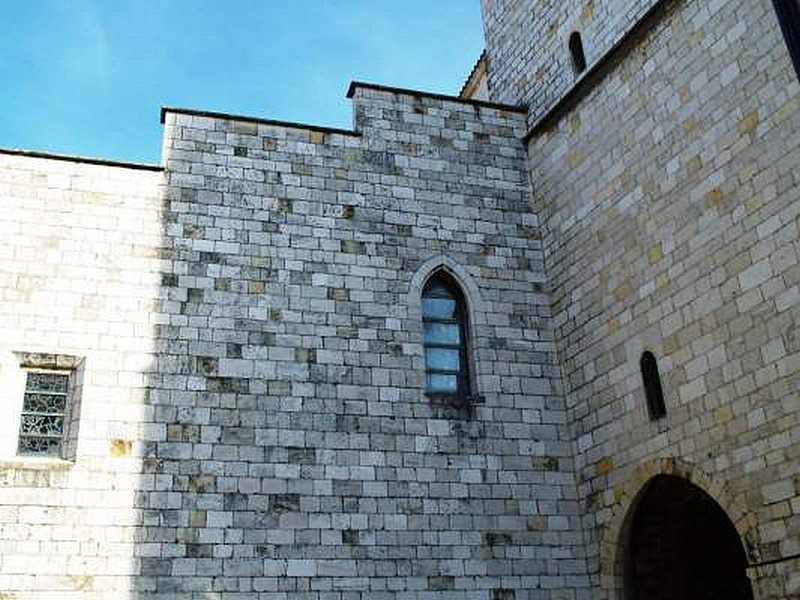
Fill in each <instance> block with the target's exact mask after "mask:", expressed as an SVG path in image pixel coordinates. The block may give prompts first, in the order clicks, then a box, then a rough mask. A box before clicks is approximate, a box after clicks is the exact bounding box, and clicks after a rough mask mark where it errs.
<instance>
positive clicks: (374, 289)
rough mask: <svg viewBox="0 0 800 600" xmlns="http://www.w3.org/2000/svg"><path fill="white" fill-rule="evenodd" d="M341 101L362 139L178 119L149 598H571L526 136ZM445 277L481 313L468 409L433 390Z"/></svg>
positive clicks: (573, 583)
mask: <svg viewBox="0 0 800 600" xmlns="http://www.w3.org/2000/svg"><path fill="white" fill-rule="evenodd" d="M351 92H352V95H353V101H354V109H355V118H356V130H357V133H351V132H342V131H330V130H321V129H315V128H307V127H303V126H284V125H281V124H274V123H270V122H258V121H254V120H246V119H237V118H228V117H226V116H224V115H203V114H192V113H191V112H189V111H180V110H177V111H170V110H167V111H166V113H165V122H166V129H165V166H166V170H167V178H168V187H167V193H168V200H169V215H170V223H169V224H168V226H167V232H168V242H167V243H168V245H169V246H170V247H171V248H172V250H173V254H172V259H171V260H170V261H169V262H168V263H166V264H165V277H164V280H165V281H167V282H169V286H167V287H165V288H164V289H165V293H164V294H162V296H163V297H165V298H167V297H169V296H170V295H172V294H175V295H176V299H178V297H179V299H180V303H175V304H170V303H165V304H164V306H163V308H162V309H161V312H162V313H163V314H164V315H165V319H166V318H167V316H168V317H169V319H170V326H169V327H164V328H162V330H161V331H160V336H159V340H162V344H163V346H164V347H168V348H169V349H167V350H166V351H165V352H164V353H163V354H162V355H161V358H162V359H163V363H161V364H162V365H163V366H162V368H161V369H160V370H159V372H158V373H157V374H155V375H154V377H153V380H152V387H153V388H154V393H153V395H152V400H153V403H154V405H155V410H156V416H157V420H158V421H159V422H160V423H163V424H164V425H165V429H162V430H161V437H154V438H151V439H150V440H149V442H150V443H151V452H152V462H151V463H150V464H151V466H152V469H153V472H154V474H155V476H156V478H157V480H158V481H159V482H160V483H161V485H162V486H163V490H164V491H165V492H167V497H166V498H164V497H163V496H162V495H160V494H159V493H155V494H151V495H150V497H148V498H147V499H146V505H147V506H148V508H149V509H150V510H152V511H154V512H158V511H162V512H165V513H166V514H169V522H168V523H167V526H166V527H165V524H164V522H163V521H153V523H152V524H148V526H147V527H146V530H145V531H146V533H145V537H146V538H147V539H148V540H153V541H154V542H157V544H156V546H157V548H156V547H155V546H154V549H153V554H152V557H148V559H147V560H145V561H143V564H142V569H143V570H142V575H143V577H142V579H141V580H140V581H141V582H143V583H142V585H144V586H146V589H147V590H152V591H153V592H154V593H155V594H156V595H158V594H162V595H164V594H170V593H172V594H177V593H178V592H180V591H188V590H202V591H212V590H214V591H225V592H227V593H228V594H229V595H224V596H223V597H234V596H233V595H232V594H233V593H234V592H236V591H241V592H245V593H250V594H254V593H260V594H263V597H265V598H273V597H274V598H283V597H291V598H360V597H363V598H394V597H406V598H410V597H416V598H467V597H470V598H472V597H481V598H490V597H514V594H515V591H516V597H517V598H528V597H542V598H545V597H546V598H549V597H551V595H550V592H551V591H552V590H554V589H559V590H561V589H564V588H573V589H574V588H576V587H580V586H583V585H585V582H586V580H585V577H582V575H583V573H585V566H584V562H583V558H582V546H581V544H582V540H581V537H580V534H579V520H578V515H577V504H576V503H575V499H574V490H575V488H574V480H573V478H572V474H571V473H572V463H571V449H570V444H569V442H568V441H567V438H566V436H567V430H566V419H565V416H566V413H565V411H564V407H563V404H562V401H561V398H560V396H559V388H558V385H557V380H554V377H555V367H554V365H555V357H554V354H553V341H552V331H551V329H550V326H549V323H550V317H549V301H548V299H547V296H546V295H545V294H544V293H543V288H542V284H543V281H544V275H543V262H542V261H543V253H542V248H541V243H540V239H539V229H538V221H537V218H536V216H535V215H534V214H532V213H531V212H530V211H529V204H528V202H527V199H528V187H527V180H526V179H525V177H524V176H523V167H524V158H525V148H524V145H523V144H522V143H521V141H520V139H521V137H522V136H523V135H524V130H525V122H524V113H519V112H515V111H513V110H507V109H502V108H497V107H489V106H486V105H479V104H475V103H464V102H457V101H454V100H443V99H441V98H436V97H427V96H425V95H422V94H413V93H408V92H402V91H392V90H387V89H382V88H378V87H374V86H364V85H355V86H354V87H353V88H352V89H351ZM439 267H444V268H445V269H447V270H448V271H449V272H450V273H452V274H453V275H454V277H455V278H456V279H457V280H459V281H460V282H461V284H462V286H463V288H464V292H465V294H466V296H467V298H468V301H469V304H470V307H469V308H470V320H471V325H472V355H473V361H472V367H473V372H474V373H475V381H474V387H475V390H474V392H475V396H476V397H475V398H474V399H473V400H472V401H471V402H470V403H469V404H468V405H467V406H465V407H454V406H447V405H437V404H435V403H433V402H432V401H431V400H430V399H429V398H427V397H426V395H425V394H424V393H423V390H422V386H423V381H424V363H423V355H422V343H421V342H422V338H421V314H420V308H419V302H420V294H421V288H422V284H423V282H424V280H425V278H426V277H427V276H428V275H429V274H430V273H431V272H433V271H435V270H436V269H437V268H439ZM537 290H538V291H537ZM155 390H157V393H155ZM171 495H174V497H175V498H176V504H175V505H174V507H173V506H170V505H169V498H170V497H171ZM177 499H179V500H177ZM163 502H167V504H166V505H165V504H163ZM173 509H174V510H173ZM534 589H540V590H542V591H540V592H528V591H527V590H534ZM531 594H535V595H531ZM170 597H174V596H170ZM248 597H249V596H248Z"/></svg>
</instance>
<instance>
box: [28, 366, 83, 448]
mask: <svg viewBox="0 0 800 600" xmlns="http://www.w3.org/2000/svg"><path fill="white" fill-rule="evenodd" d="M70 375H71V372H70V371H35V370H29V371H28V372H27V377H26V381H25V397H24V399H23V404H22V412H21V414H20V427H19V441H18V443H17V453H18V454H20V455H24V456H55V457H60V456H61V453H62V445H63V441H64V424H65V415H66V410H67V399H68V396H69V388H70Z"/></svg>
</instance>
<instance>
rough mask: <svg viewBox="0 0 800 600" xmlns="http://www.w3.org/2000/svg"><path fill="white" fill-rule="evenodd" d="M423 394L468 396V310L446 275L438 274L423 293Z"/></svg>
mask: <svg viewBox="0 0 800 600" xmlns="http://www.w3.org/2000/svg"><path fill="white" fill-rule="evenodd" d="M422 327H423V333H424V345H425V391H426V392H427V393H428V394H433V395H446V396H458V397H460V398H466V397H468V396H469V395H470V389H469V388H470V385H469V367H468V364H469V360H468V359H469V357H468V355H467V306H466V302H465V300H464V294H463V293H462V292H461V290H460V289H459V287H458V285H457V284H456V282H455V281H453V279H452V278H451V277H449V276H448V275H447V274H446V273H441V272H440V273H437V274H435V275H434V276H433V277H431V278H430V279H429V280H428V283H426V284H425V288H424V289H423V290H422Z"/></svg>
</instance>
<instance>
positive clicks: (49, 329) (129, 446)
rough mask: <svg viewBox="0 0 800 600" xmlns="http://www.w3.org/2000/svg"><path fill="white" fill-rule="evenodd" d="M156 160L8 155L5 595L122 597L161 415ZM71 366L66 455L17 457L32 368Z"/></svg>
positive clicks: (3, 254) (3, 354) (0, 426)
mask: <svg viewBox="0 0 800 600" xmlns="http://www.w3.org/2000/svg"><path fill="white" fill-rule="evenodd" d="M161 181H162V173H161V172H160V169H159V168H133V167H127V166H120V165H117V166H110V165H107V164H106V165H100V164H91V163H87V162H84V161H81V160H75V159H70V160H64V159H53V158H37V157H32V156H24V155H19V154H13V153H7V152H2V153H0V239H1V240H2V244H0V598H4V599H9V600H10V599H23V598H88V597H95V595H94V592H92V590H98V591H100V590H103V591H104V592H105V594H106V595H103V594H100V593H97V597H101V596H102V597H106V598H123V597H125V596H124V594H125V593H126V592H127V591H128V590H129V589H130V586H131V576H132V575H133V574H134V573H135V570H136V565H135V561H134V557H135V556H136V554H137V548H138V543H139V542H140V541H141V540H140V538H139V537H138V535H137V532H138V531H140V529H139V528H140V527H141V518H140V515H138V514H137V513H136V512H135V511H134V506H135V504H136V500H135V498H136V493H137V490H140V489H142V488H145V489H152V487H153V481H152V480H150V481H149V482H148V481H145V480H142V478H141V475H140V468H139V461H138V459H137V458H136V455H138V454H141V452H142V440H143V439H144V438H145V430H146V429H147V427H148V425H147V424H146V423H147V422H148V421H151V420H152V418H153V415H152V411H153V408H152V406H148V405H147V400H148V394H147V389H146V379H145V376H144V373H145V372H147V371H148V370H149V369H151V368H152V366H153V365H154V364H155V362H156V359H155V356H154V354H153V352H154V347H153V332H154V329H155V327H156V325H157V322H156V320H155V318H154V316H153V314H152V312H151V311H152V310H153V308H154V307H155V300H156V293H157V290H158V289H159V286H160V283H161V282H160V277H161V274H160V271H161V265H160V255H159V248H160V242H161V193H160V185H161ZM23 365H28V366H32V365H33V366H35V365H38V366H46V367H70V368H73V369H74V376H73V377H72V381H71V383H72V388H73V389H72V392H73V393H72V395H71V398H70V405H71V409H72V411H71V412H72V417H71V418H69V417H68V420H69V423H68V425H67V434H68V435H67V441H66V448H65V452H64V456H65V457H67V459H68V460H59V459H48V458H30V457H18V456H17V455H16V454H17V437H18V433H19V429H20V411H21V410H22V399H23V394H24V389H25V371H24V370H23V368H22V366H23Z"/></svg>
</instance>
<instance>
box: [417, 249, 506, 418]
mask: <svg viewBox="0 0 800 600" xmlns="http://www.w3.org/2000/svg"><path fill="white" fill-rule="evenodd" d="M440 272H444V273H446V274H447V276H449V277H450V278H451V279H452V280H453V281H454V282H455V283H456V285H458V288H459V290H460V291H461V293H462V295H463V297H464V304H465V311H466V324H465V329H466V340H467V344H468V346H467V361H468V364H467V368H468V372H469V377H470V380H469V390H470V396H467V397H464V398H461V399H455V398H456V397H454V396H441V395H429V394H428V393H427V392H426V389H425V387H426V381H425V356H424V344H423V343H422V342H423V337H424V336H423V326H422V292H423V289H424V288H425V285H426V283H427V282H428V281H429V280H430V279H431V278H432V277H433V276H434V275H436V274H437V273H440ZM405 303H406V306H408V307H409V315H408V316H409V318H410V319H411V320H412V322H414V323H415V324H416V325H415V327H418V328H419V340H420V349H421V356H420V359H421V360H420V362H419V363H417V368H418V369H419V371H418V372H419V373H421V375H422V383H421V386H420V387H421V390H420V391H421V396H422V398H427V400H428V401H430V402H432V403H433V404H439V405H454V407H455V408H457V409H464V408H468V407H472V406H473V405H475V404H483V403H484V402H485V400H484V397H483V395H482V392H481V389H482V388H481V376H480V374H481V371H480V364H479V362H478V360H477V356H478V354H479V352H480V348H481V340H482V339H483V338H482V337H481V335H480V334H481V331H482V328H483V327H484V326H485V325H486V315H487V313H489V312H491V305H490V303H488V302H486V301H485V300H484V299H483V298H482V296H481V292H480V289H479V288H478V286H477V284H476V283H475V281H474V279H473V277H472V276H471V275H470V273H469V272H468V271H467V270H466V269H465V268H464V267H462V266H461V265H460V264H459V263H457V262H456V261H454V260H453V259H451V258H450V257H449V256H446V255H437V256H433V257H431V258H429V259H428V260H426V261H425V262H423V263H422V264H421V265H419V266H418V267H417V269H416V270H415V271H414V274H413V275H412V277H411V281H410V282H409V287H408V294H407V295H406V298H405ZM484 335H485V332H484ZM470 411H471V409H470ZM470 411H467V412H470Z"/></svg>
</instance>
